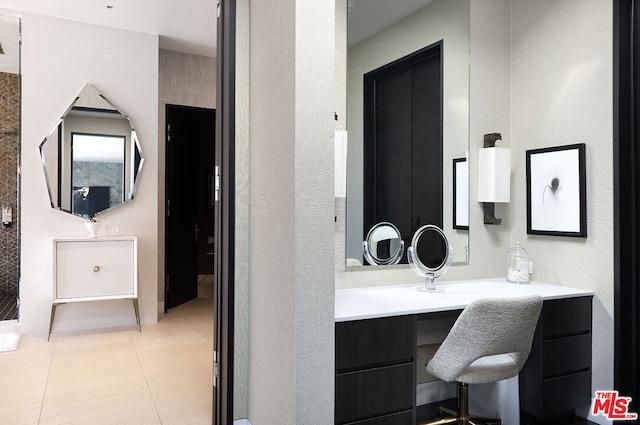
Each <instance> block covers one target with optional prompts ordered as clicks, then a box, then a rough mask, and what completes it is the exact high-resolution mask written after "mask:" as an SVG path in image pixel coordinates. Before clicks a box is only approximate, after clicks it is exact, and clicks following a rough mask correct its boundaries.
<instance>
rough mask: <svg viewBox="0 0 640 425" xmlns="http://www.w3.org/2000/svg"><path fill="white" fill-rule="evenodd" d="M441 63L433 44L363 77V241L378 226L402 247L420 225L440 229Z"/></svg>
mask: <svg viewBox="0 0 640 425" xmlns="http://www.w3.org/2000/svg"><path fill="white" fill-rule="evenodd" d="M441 58H442V56H441V43H436V44H434V45H432V46H429V47H427V48H425V49H422V50H420V51H418V52H415V53H413V54H411V55H409V56H407V57H404V58H402V59H399V60H398V61H395V62H392V63H390V64H388V65H385V66H383V67H381V68H379V69H377V70H374V71H372V72H370V73H368V74H366V75H365V78H364V84H365V86H364V105H365V112H364V127H365V128H364V173H365V175H364V229H363V238H364V237H366V234H367V232H368V231H369V229H370V228H371V227H372V226H373V225H375V224H376V223H379V222H381V221H389V222H391V223H393V224H395V225H396V226H397V227H398V229H399V230H400V233H401V234H402V238H403V240H404V241H405V246H409V244H410V243H411V237H412V235H413V233H414V232H415V231H416V230H417V229H418V228H419V227H420V226H422V225H425V224H435V225H437V226H439V227H442V178H443V177H442V167H443V164H442V153H443V151H442V60H441ZM403 261H404V262H406V256H405V257H404V258H403Z"/></svg>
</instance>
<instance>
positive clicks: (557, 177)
mask: <svg viewBox="0 0 640 425" xmlns="http://www.w3.org/2000/svg"><path fill="white" fill-rule="evenodd" d="M585 151H586V147H585V144H584V143H579V144H574V145H566V146H556V147H551V148H543V149H532V150H528V151H527V152H526V155H527V233H528V234H531V235H551V236H571V237H581V238H586V237H587V199H586V193H587V188H586V186H587V178H586V164H585V162H586V160H585Z"/></svg>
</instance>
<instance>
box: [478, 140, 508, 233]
mask: <svg viewBox="0 0 640 425" xmlns="http://www.w3.org/2000/svg"><path fill="white" fill-rule="evenodd" d="M497 140H502V136H501V134H500V133H490V134H485V135H484V149H480V151H479V154H478V202H482V203H483V208H484V224H500V223H502V219H501V218H496V216H495V203H496V202H509V201H510V197H511V149H509V148H498V147H496V141H497Z"/></svg>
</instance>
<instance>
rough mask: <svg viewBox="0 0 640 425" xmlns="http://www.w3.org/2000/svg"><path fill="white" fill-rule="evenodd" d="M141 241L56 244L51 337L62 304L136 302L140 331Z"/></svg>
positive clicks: (78, 239) (83, 240)
mask: <svg viewBox="0 0 640 425" xmlns="http://www.w3.org/2000/svg"><path fill="white" fill-rule="evenodd" d="M137 252H138V240H137V238H136V237H135V236H117V237H99V238H86V237H84V238H81V237H74V238H56V239H54V240H53V303H52V305H51V319H50V322H49V334H48V336H47V339H49V338H50V337H51V329H52V327H53V320H54V318H55V314H56V308H57V307H58V306H59V305H61V304H66V303H74V302H84V301H104V300H118V299H126V300H132V301H133V308H134V311H135V316H136V324H137V326H138V329H139V330H140V331H142V328H141V325H140V310H139V308H138V254H137Z"/></svg>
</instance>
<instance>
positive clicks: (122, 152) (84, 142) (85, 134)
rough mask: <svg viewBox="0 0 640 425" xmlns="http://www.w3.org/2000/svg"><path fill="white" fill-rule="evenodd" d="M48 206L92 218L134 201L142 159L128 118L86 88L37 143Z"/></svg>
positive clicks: (95, 91)
mask: <svg viewBox="0 0 640 425" xmlns="http://www.w3.org/2000/svg"><path fill="white" fill-rule="evenodd" d="M40 158H41V160H42V167H43V169H44V174H45V178H46V182H47V189H48V192H49V199H50V201H51V207H52V208H56V209H59V210H61V211H64V212H67V213H70V214H74V215H77V216H81V217H86V218H89V217H94V216H96V215H98V214H102V213H104V212H105V211H109V210H111V209H113V208H116V207H118V206H120V205H123V204H125V203H127V202H129V201H132V200H133V197H134V194H135V191H136V188H137V186H138V180H139V178H140V171H141V170H142V163H143V162H144V158H143V155H142V150H141V149H140V143H139V141H138V136H137V134H136V131H135V129H134V128H133V126H132V125H131V119H130V118H129V117H128V116H127V115H125V114H123V113H122V112H121V111H120V110H119V109H118V108H117V107H116V106H115V105H113V104H112V103H111V102H109V101H108V100H107V98H105V97H104V96H103V95H102V94H101V93H99V92H98V91H97V90H96V89H95V88H94V87H93V86H91V85H90V84H87V85H86V86H85V87H84V89H82V91H81V92H80V94H78V96H77V97H76V98H75V100H74V101H73V103H72V104H71V105H70V106H69V108H67V110H66V112H65V113H64V114H63V115H62V116H61V118H60V119H59V120H58V122H56V124H55V125H54V126H53V128H52V129H51V131H50V132H49V134H48V135H47V136H46V137H45V139H44V140H43V142H42V143H41V144H40Z"/></svg>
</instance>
